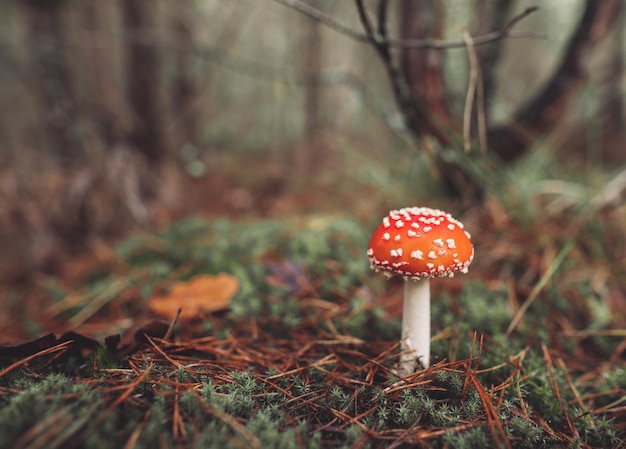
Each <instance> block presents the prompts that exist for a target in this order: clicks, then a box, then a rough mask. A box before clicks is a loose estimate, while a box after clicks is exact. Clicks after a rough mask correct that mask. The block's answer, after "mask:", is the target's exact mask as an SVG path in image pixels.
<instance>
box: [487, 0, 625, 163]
mask: <svg viewBox="0 0 626 449" xmlns="http://www.w3.org/2000/svg"><path fill="white" fill-rule="evenodd" d="M622 7H623V2H622V1H620V0H605V1H602V2H599V1H596V0H587V1H586V2H585V6H584V10H583V13H582V15H581V18H580V20H579V22H578V25H577V26H576V29H575V30H574V32H573V33H572V36H571V38H570V40H569V42H568V44H567V46H566V48H565V51H564V53H563V56H562V58H561V62H560V64H559V65H558V67H557V69H556V71H555V72H554V74H553V75H552V77H551V78H550V80H549V81H548V82H547V83H546V84H545V86H544V87H543V88H542V89H541V90H540V91H539V92H538V93H537V94H535V96H534V97H532V98H530V99H529V101H528V102H527V103H526V105H524V106H523V107H522V108H520V110H519V111H517V112H516V113H515V114H514V116H513V117H512V118H511V120H510V121H509V123H507V124H506V125H504V126H501V127H497V128H494V129H490V130H489V133H488V140H489V148H490V150H491V151H493V152H494V153H495V154H497V155H498V156H499V157H500V158H501V159H502V160H503V161H505V162H508V161H512V160H514V159H517V158H518V157H519V156H521V155H523V154H524V153H525V152H526V151H528V149H529V148H530V147H531V146H532V144H533V143H534V141H535V137H536V136H537V135H541V134H543V133H545V132H547V131H549V130H550V129H552V128H553V127H554V126H555V125H556V124H557V123H558V122H559V121H560V119H561V117H562V116H563V115H564V114H565V113H566V111H567V108H568V107H569V106H570V105H571V103H572V98H573V96H574V94H575V93H576V92H577V89H578V88H579V87H580V86H581V85H582V84H583V82H584V81H585V80H586V79H587V78H588V75H589V74H588V70H587V67H586V63H587V62H588V58H589V51H590V49H591V47H592V46H593V45H594V44H596V43H597V42H598V40H599V39H600V38H602V37H603V36H604V35H605V34H606V33H607V32H608V31H609V30H610V28H611V26H612V25H614V24H615V19H616V18H617V17H619V12H620V10H621V9H622Z"/></svg>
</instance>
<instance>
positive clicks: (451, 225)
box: [447, 223, 454, 231]
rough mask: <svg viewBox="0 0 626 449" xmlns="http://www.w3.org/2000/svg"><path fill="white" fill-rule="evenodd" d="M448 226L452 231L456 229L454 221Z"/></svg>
mask: <svg viewBox="0 0 626 449" xmlns="http://www.w3.org/2000/svg"><path fill="white" fill-rule="evenodd" d="M447 228H448V229H449V230H451V231H454V224H453V223H448V226H447Z"/></svg>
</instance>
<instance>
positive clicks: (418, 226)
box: [411, 222, 420, 229]
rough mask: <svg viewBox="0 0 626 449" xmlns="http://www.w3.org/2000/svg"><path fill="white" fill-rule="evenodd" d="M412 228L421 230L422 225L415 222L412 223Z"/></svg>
mask: <svg viewBox="0 0 626 449" xmlns="http://www.w3.org/2000/svg"><path fill="white" fill-rule="evenodd" d="M411 227H412V228H415V229H419V228H420V225H419V223H415V222H413V223H411Z"/></svg>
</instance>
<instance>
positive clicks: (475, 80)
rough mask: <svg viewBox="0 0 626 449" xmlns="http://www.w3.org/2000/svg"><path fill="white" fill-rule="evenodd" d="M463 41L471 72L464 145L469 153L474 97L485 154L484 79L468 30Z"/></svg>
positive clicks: (464, 126)
mask: <svg viewBox="0 0 626 449" xmlns="http://www.w3.org/2000/svg"><path fill="white" fill-rule="evenodd" d="M463 39H464V40H465V43H466V45H467V55H468V57H469V63H470V71H469V83H468V86H467V97H466V100H465V111H464V113H463V143H464V148H465V152H469V151H470V149H471V146H472V142H471V135H470V133H471V125H472V111H473V110H474V97H476V118H477V122H478V142H479V144H480V150H481V151H482V152H483V153H484V152H486V151H487V123H486V120H485V96H484V91H483V79H482V72H481V69H480V63H479V61H478V55H477V54H476V48H475V47H474V41H473V39H472V36H470V34H469V33H468V31H467V30H463Z"/></svg>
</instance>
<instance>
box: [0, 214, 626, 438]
mask: <svg viewBox="0 0 626 449" xmlns="http://www.w3.org/2000/svg"><path fill="white" fill-rule="evenodd" d="M180 226H181V230H179V231H177V232H173V231H171V232H170V231H167V232H170V233H169V234H167V232H166V234H165V237H161V238H163V241H162V243H159V244H158V245H154V238H152V241H151V245H150V246H149V247H148V248H147V249H145V250H144V249H142V247H141V245H140V244H137V242H135V243H133V244H132V245H133V246H132V247H131V246H127V250H126V251H128V252H127V256H126V257H127V258H128V259H127V260H129V261H132V262H133V264H131V267H132V270H131V276H129V277H128V278H127V280H128V284H127V285H128V286H129V287H128V288H129V289H131V290H133V291H135V290H136V287H135V286H134V285H135V284H136V280H133V279H131V278H132V276H136V279H138V280H140V281H141V282H144V283H146V284H147V283H149V282H153V287H151V288H148V289H147V290H146V291H147V294H146V298H147V299H146V300H145V302H144V304H145V308H146V309H147V310H152V312H153V313H155V314H157V315H162V317H163V318H166V319H167V320H168V321H161V320H154V319H151V320H150V319H147V320H146V321H145V324H144V325H141V326H137V327H135V328H129V329H128V330H127V331H126V332H124V333H123V334H110V335H108V336H106V337H105V338H104V339H103V340H99V339H96V338H92V337H88V336H86V335H84V334H82V333H79V332H74V333H63V334H62V335H61V336H59V337H57V336H56V335H54V334H48V335H45V336H44V337H41V338H37V339H32V340H30V341H26V342H24V343H20V344H13V345H5V346H2V347H0V363H2V365H0V370H1V371H0V400H2V401H3V402H2V409H3V410H5V411H7V413H8V411H9V410H10V409H11V408H12V407H17V402H16V401H18V398H19V394H18V393H20V392H22V393H23V394H27V393H28V392H29V391H31V390H30V389H32V388H33V386H34V385H41V386H40V387H38V388H40V389H41V390H43V391H44V392H45V394H44V396H43V399H42V400H43V402H38V403H37V404H39V405H38V407H39V410H38V412H37V413H33V418H32V419H31V420H30V421H26V422H25V423H24V424H23V429H24V430H23V431H21V432H16V431H12V430H11V429H12V428H13V427H10V428H9V427H7V428H0V430H2V432H0V433H1V434H2V435H3V437H2V438H4V439H1V438H0V443H2V442H3V441H4V442H9V443H11V444H13V443H15V442H16V441H19V442H26V443H28V444H29V445H31V446H33V447H35V446H37V444H40V443H39V442H42V441H53V442H56V447H61V445H67V447H89V446H90V444H89V442H93V441H94V439H96V440H97V439H98V438H101V439H102V440H101V442H100V445H102V441H106V438H107V437H108V438H109V440H110V441H109V443H110V445H109V446H110V447H128V448H133V447H144V446H146V445H148V446H149V445H150V443H152V444H153V445H161V446H162V445H167V446H175V445H176V446H179V447H208V446H205V445H203V444H202V442H203V441H212V444H213V446H214V447H215V446H223V447H239V446H241V445H244V446H249V447H274V446H273V445H276V444H278V443H277V442H278V441H283V442H284V443H285V444H287V447H342V446H348V447H399V446H402V445H404V446H406V445H412V446H416V447H467V446H464V444H470V442H471V444H473V445H474V446H473V447H535V446H537V447H541V446H553V447H560V446H568V447H569V446H572V445H578V446H580V447H618V446H619V445H620V444H621V443H622V442H623V439H624V435H625V431H626V419H625V418H624V417H625V416H626V413H624V406H623V401H621V400H620V398H623V397H624V396H626V393H625V388H626V375H624V374H623V365H624V363H623V352H624V349H625V348H626V346H625V345H617V347H616V346H615V345H613V346H611V347H610V351H609V355H610V359H611V360H612V362H611V364H610V365H607V364H599V363H598V355H597V353H596V352H597V348H596V349H594V350H592V351H589V350H585V349H584V346H581V345H575V346H573V347H571V348H570V349H568V347H567V346H568V344H569V343H572V342H574V343H578V342H583V343H585V344H587V345H590V344H591V345H592V347H593V348H595V345H597V344H600V343H595V341H594V338H596V336H597V338H615V337H613V335H616V336H617V337H618V338H623V337H619V336H620V335H621V334H619V333H613V334H611V333H609V332H607V331H606V330H602V329H600V330H598V333H597V334H596V333H593V331H590V332H588V333H586V334H584V336H582V337H579V336H578V335H579V334H576V333H573V332H571V330H568V331H569V334H568V333H566V332H563V328H562V325H561V323H563V320H560V319H558V318H559V317H558V316H555V314H559V316H562V315H563V312H562V311H560V309H559V300H560V298H561V297H562V296H568V295H570V294H571V292H570V291H569V290H568V287H567V286H565V287H559V286H557V285H556V284H555V283H556V282H558V279H559V274H560V273H559V272H556V270H554V271H553V272H551V274H550V280H549V282H548V283H546V282H545V281H542V278H541V276H540V273H541V272H542V271H543V272H544V273H545V272H547V271H546V270H539V269H537V270H536V279H537V282H543V284H545V285H543V284H542V289H541V291H539V290H540V289H539V288H538V287H537V288H536V289H535V290H537V292H536V293H533V295H534V296H533V301H532V304H530V301H529V305H528V307H527V310H525V316H524V318H525V319H524V320H523V321H519V324H518V325H517V327H516V328H515V329H514V330H512V331H511V333H510V336H509V338H508V339H505V337H506V332H507V328H508V326H509V325H510V324H511V322H512V321H511V319H512V318H513V314H512V313H510V312H509V314H508V315H507V316H505V317H504V318H503V319H502V323H500V321H499V319H500V318H499V317H498V316H494V317H492V318H491V319H490V320H488V321H486V322H485V326H487V327H484V328H482V329H481V326H482V324H480V323H481V322H480V321H476V322H475V321H472V320H473V319H474V318H471V317H474V316H476V315H475V314H474V312H472V307H483V306H487V307H486V310H489V304H490V302H491V301H493V300H494V298H495V299H497V300H502V301H504V302H505V303H513V304H515V303H517V302H518V299H517V298H520V300H519V301H520V302H523V301H524V299H526V300H527V301H528V299H527V298H529V294H530V293H531V292H533V291H534V290H533V289H532V288H530V289H529V288H522V287H521V286H518V285H513V286H511V285H510V283H509V282H508V281H507V282H504V283H503V284H502V285H498V284H497V282H495V281H493V282H492V284H493V285H491V287H490V288H488V289H484V290H479V292H480V293H478V294H477V293H476V292H475V291H474V290H472V289H469V290H468V289H467V288H465V287H461V286H459V284H458V283H456V282H457V281H456V280H455V282H453V283H450V285H451V287H450V291H449V292H448V294H451V292H453V291H454V292H456V293H454V294H453V295H452V298H449V299H448V300H444V301H443V303H442V304H443V305H440V306H435V307H440V309H439V310H438V311H437V310H435V313H438V314H440V315H441V314H442V313H444V314H445V313H447V314H448V315H450V317H449V318H446V317H445V316H443V315H442V318H441V320H440V324H439V326H445V327H440V329H439V330H440V331H439V333H437V334H436V336H435V338H434V339H433V344H434V345H435V347H436V348H438V349H436V350H435V353H436V354H437V360H436V361H435V363H434V365H433V366H431V367H430V368H429V369H427V370H423V371H419V372H417V373H415V374H412V375H410V376H407V377H405V378H402V379H401V378H398V377H397V376H396V375H395V372H394V365H395V363H396V361H397V360H398V357H399V343H398V342H397V341H395V338H393V337H389V335H392V336H393V335H396V331H397V327H394V324H393V323H394V315H393V313H395V312H392V314H391V315H390V313H389V311H393V310H396V309H397V306H396V305H395V304H393V303H390V299H391V298H397V297H398V295H395V294H394V291H397V289H398V288H399V286H398V284H396V283H394V281H391V282H387V283H382V282H380V283H379V281H378V280H375V281H373V282H372V281H369V280H366V276H367V274H366V273H367V267H362V266H361V267H359V266H358V265H351V264H353V263H354V262H351V261H350V260H352V259H350V258H348V255H351V256H352V255H354V254H358V253H359V250H360V244H359V243H358V235H359V232H361V230H360V228H359V227H358V226H357V227H354V226H353V224H350V223H339V224H338V225H337V226H336V227H334V228H331V229H325V230H324V232H323V233H319V232H314V233H307V232H306V230H305V232H301V231H302V229H299V230H297V231H291V233H289V232H288V233H287V234H284V235H281V238H280V242H283V243H279V245H282V246H281V247H280V248H279V249H278V254H279V255H278V256H277V253H276V251H277V249H276V248H274V247H272V248H269V245H268V248H267V250H265V251H263V250H259V249H258V248H257V249H256V253H257V254H258V255H259V258H257V259H253V260H250V259H249V257H247V254H248V253H247V252H246V251H244V248H241V247H237V246H236V244H234V243H233V241H230V246H229V251H231V250H232V253H234V254H237V255H241V264H235V265H233V264H232V262H229V261H227V260H226V259H223V258H222V257H221V256H220V255H219V254H215V253H213V254H211V255H210V256H207V255H206V254H208V253H206V252H202V251H196V250H193V248H197V247H198V245H200V247H202V245H206V244H207V241H208V242H213V240H212V237H211V236H210V235H209V236H208V237H207V236H203V235H202V232H198V230H197V229H198V224H197V223H195V224H193V226H192V227H193V228H194V229H195V232H196V234H195V235H196V236H197V237H198V239H194V238H192V239H190V240H191V241H189V242H187V243H185V245H187V246H181V242H180V241H174V240H176V239H177V238H179V237H178V235H179V234H181V235H183V234H184V232H181V231H182V230H184V226H185V224H181V225H180ZM218 226H221V225H218ZM284 229H285V228H284V227H283V228H280V227H279V228H278V230H277V229H276V228H273V229H271V230H261V231H260V232H261V235H263V232H265V231H268V234H273V235H275V234H281V233H282V232H285V231H284ZM209 234H210V232H209ZM296 235H297V236H296ZM303 235H304V237H303ZM347 235H349V236H351V237H350V238H347V237H346V236H347ZM355 236H357V237H355ZM355 239H356V240H357V243H350V242H354V240H355ZM259 241H264V240H263V239H259ZM265 241H269V239H266V240H265ZM346 242H347V243H346ZM157 243H158V242H157ZM211 244H212V243H211ZM246 244H247V243H243V244H242V245H246ZM503 244H504V245H506V246H507V247H508V248H503V251H502V252H501V253H500V254H509V256H507V257H510V254H520V253H517V252H515V251H514V250H515V248H512V246H513V242H511V241H507V242H505V243H503ZM155 247H158V248H159V251H160V252H156V253H155V252H154V248H155ZM254 249H255V248H251V250H254ZM303 249H307V250H310V251H311V253H313V254H315V256H311V258H310V260H308V261H306V259H303V258H302V257H301V254H302V251H303ZM142 251H147V253H146V254H147V255H149V257H144V255H143V254H142V253H141V252H142ZM180 251H182V252H183V255H182V256H181V255H180V254H179V253H180ZM185 251H187V252H185ZM496 253H497V252H496ZM576 253H577V252H576V250H572V252H571V255H570V256H569V257H568V259H566V260H565V261H564V262H563V264H566V263H568V262H570V263H571V261H572V260H573V259H572V257H574V258H575V257H576ZM268 254H271V257H269V258H268V257H267V255H268ZM174 258H175V259H176V260H181V261H184V264H183V262H181V264H180V265H173V266H172V268H171V271H170V272H169V273H166V277H168V278H170V279H171V278H173V277H172V276H174V274H175V276H176V277H178V278H179V279H185V280H181V281H176V282H174V283H171V282H170V283H169V284H168V283H164V282H163V281H162V280H160V279H158V278H157V279H155V278H154V277H153V276H152V275H151V274H150V270H151V269H152V268H151V267H152V266H153V265H145V263H146V262H145V261H153V260H158V263H159V265H158V267H157V268H158V270H159V272H163V267H165V266H166V264H168V263H170V262H169V260H171V259H174ZM150 263H152V262H150ZM358 263H360V262H358ZM154 266H156V265H154ZM227 266H228V267H230V269H229V271H230V272H231V273H236V285H235V283H233V282H232V281H227V282H225V283H224V282H223V280H219V276H220V275H207V274H206V273H210V272H215V273H219V271H220V269H221V268H224V267H227ZM222 271H223V270H222ZM230 276H232V275H230ZM153 279H154V280H153ZM342 279H348V281H347V282H346V285H345V286H341V285H340V282H339V281H340V280H342ZM550 283H552V285H550ZM168 285H170V286H171V288H169V291H168ZM534 285H535V286H537V285H539V284H538V283H535V284H534ZM235 286H236V288H235ZM251 286H253V288H251ZM439 288H441V287H439ZM499 288H503V294H502V295H501V296H500V297H499V298H496V296H497V295H499V293H498V291H499ZM104 291H106V290H104ZM154 291H165V292H166V293H162V294H161V293H159V294H153V293H152V292H154ZM465 291H467V293H464V292H465ZM377 292H378V293H377ZM472 292H473V293H472ZM227 293H228V294H227ZM439 293H440V294H441V293H442V294H443V295H444V299H445V295H446V292H445V291H444V292H441V291H440V292H439ZM135 295H136V291H135V293H133V294H132V295H130V296H125V293H122V294H121V295H120V297H123V298H126V299H124V301H123V302H122V305H125V304H126V302H125V301H127V298H129V297H135ZM259 295H260V296H262V303H261V304H262V306H261V311H260V312H258V313H247V312H246V311H249V310H252V311H255V310H258V309H257V308H256V307H257V306H255V305H254V304H255V303H254V300H255V297H256V296H259ZM385 295H387V296H385ZM489 295H491V297H490V296H489ZM215 298H217V299H215ZM469 299H471V300H472V302H469ZM395 300H397V299H394V301H395ZM116 301H117V300H116V299H112V300H111V301H108V302H107V307H121V305H120V304H117V303H116ZM155 301H156V302H159V301H169V304H168V305H169V306H170V307H168V308H165V309H164V310H166V312H158V311H157V309H154V303H155ZM446 301H447V302H446ZM550 302H554V305H550ZM189 304H192V306H193V307H197V309H196V310H198V313H199V314H200V315H201V316H197V317H192V316H183V312H182V311H181V313H180V315H178V310H179V309H181V307H182V309H183V310H184V309H185V307H186V306H188V305H189ZM207 304H208V305H207ZM216 304H219V307H218V306H216ZM481 304H482V305H481ZM99 307H100V306H99ZM229 307H230V311H228V308H229ZM245 307H249V309H246V308H245ZM443 307H445V308H446V309H445V311H444V309H443ZM190 308H192V307H190ZM513 310H519V309H518V308H514V309H513ZM495 312H496V310H495V309H493V307H492V308H491V313H495ZM144 316H146V315H144ZM572 316H573V315H572ZM146 317H149V315H147V316H146ZM181 317H182V319H181ZM464 317H465V318H464ZM546 317H550V318H551V320H549V321H548V320H546V319H545V318H546ZM396 318H397V317H396ZM468 318H470V319H469V322H467V321H468ZM137 319H139V318H137ZM448 319H450V320H451V321H450V322H451V323H454V322H455V321H456V324H451V325H449V326H448V325H447V324H446V323H447V322H448V321H447V320H448ZM464 319H465V321H464ZM178 320H180V321H178ZM570 323H571V324H570V326H572V325H576V322H575V321H570ZM86 324H88V323H86ZM544 326H545V329H544V328H543V327H544ZM578 327H579V328H581V327H580V326H578ZM172 329H175V332H174V333H173V334H172V333H171V332H170V331H171V330H172ZM542 332H546V334H545V335H544V334H542ZM602 332H605V334H606V335H605V336H603V335H602ZM397 335H399V333H398V334H397ZM570 346H571V345H570ZM441 348H455V349H454V351H453V352H447V356H446V351H447V350H442V349H441ZM620 348H621V349H620ZM594 351H595V352H594ZM57 373H63V376H65V377H63V378H62V379H61V380H59V378H57V377H55V376H57ZM600 379H601V380H602V381H600ZM55 382H56V383H55ZM59 382H61V384H63V382H66V383H67V384H68V386H65V387H59V386H58V385H59ZM47 383H50V385H51V386H50V389H49V390H45V388H46V385H47ZM63 385H64V384H63ZM53 387H54V388H53ZM82 387H85V388H87V389H88V391H90V392H92V393H93V395H94V398H93V399H92V400H91V399H90V401H91V402H89V401H88V400H87V397H86V396H84V395H83V397H82V400H83V401H87V403H85V404H83V405H82V406H80V407H79V405H78V404H79V403H78V402H77V401H78V400H79V398H80V397H81V395H80V394H77V393H75V392H72V389H73V388H78V389H80V388H82ZM80 391H82V390H80ZM58 395H60V398H61V402H60V403H61V404H64V405H63V406H59V405H58V404H59V400H57V399H55V397H56V396H58ZM77 413H80V416H81V419H74V420H73V423H74V425H72V426H69V427H68V426H67V424H68V423H69V422H70V421H71V420H72V419H71V418H72V417H74V418H75V417H77V416H79V415H77ZM120 414H122V415H123V416H127V417H128V418H127V419H128V425H127V426H125V425H124V422H125V421H123V420H122V421H120V420H119V416H120ZM37 417H39V419H37ZM85 417H88V418H85ZM2 419H3V415H2V410H0V427H2V425H3V420H2ZM46 422H48V423H53V422H56V423H65V425H59V426H57V425H54V426H49V425H43V424H42V423H46ZM163 423H166V425H165V426H164V425H163ZM107 429H108V430H107ZM113 430H114V431H113ZM272 442H273V443H272ZM0 446H2V444H0ZM109 446H106V445H105V446H104V447H109ZM25 447H26V446H25Z"/></svg>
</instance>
